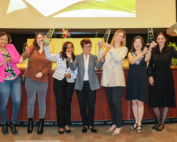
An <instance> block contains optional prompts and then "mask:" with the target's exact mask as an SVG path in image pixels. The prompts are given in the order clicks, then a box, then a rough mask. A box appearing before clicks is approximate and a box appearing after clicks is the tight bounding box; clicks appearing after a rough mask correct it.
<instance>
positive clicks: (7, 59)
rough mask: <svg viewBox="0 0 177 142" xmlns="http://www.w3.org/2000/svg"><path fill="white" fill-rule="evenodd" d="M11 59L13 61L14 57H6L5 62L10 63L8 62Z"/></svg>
mask: <svg viewBox="0 0 177 142" xmlns="http://www.w3.org/2000/svg"><path fill="white" fill-rule="evenodd" d="M11 61H12V58H11V57H9V58H6V59H5V61H4V63H8V62H11Z"/></svg>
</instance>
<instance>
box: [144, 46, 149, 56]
mask: <svg viewBox="0 0 177 142" xmlns="http://www.w3.org/2000/svg"><path fill="white" fill-rule="evenodd" d="M147 52H148V48H147V47H144V49H143V54H144V55H145V54H147Z"/></svg>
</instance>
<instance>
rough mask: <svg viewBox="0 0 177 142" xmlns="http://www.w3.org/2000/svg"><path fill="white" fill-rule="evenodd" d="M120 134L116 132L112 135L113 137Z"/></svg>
mask: <svg viewBox="0 0 177 142" xmlns="http://www.w3.org/2000/svg"><path fill="white" fill-rule="evenodd" d="M119 134H120V132H119V133H115V132H114V133H112V135H113V136H117V135H119Z"/></svg>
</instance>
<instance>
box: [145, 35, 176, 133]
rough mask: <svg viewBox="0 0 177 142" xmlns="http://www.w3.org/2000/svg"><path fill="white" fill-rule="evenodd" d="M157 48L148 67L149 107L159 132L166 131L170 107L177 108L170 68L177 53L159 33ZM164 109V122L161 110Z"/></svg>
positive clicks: (155, 127) (164, 36)
mask: <svg viewBox="0 0 177 142" xmlns="http://www.w3.org/2000/svg"><path fill="white" fill-rule="evenodd" d="M155 40H156V42H157V46H156V47H155V48H154V50H153V51H152V57H151V60H150V63H149V66H148V75H149V83H150V87H149V106H150V107H152V108H153V111H154V113H155V116H156V118H157V120H158V124H156V125H155V126H153V127H152V129H157V131H162V130H163V129H164V123H165V119H166V118H167V115H168V110H169V107H176V102H175V89H174V82H173V75H172V71H171V68H170V64H171V59H172V57H175V58H177V51H176V50H175V49H174V47H169V46H168V43H167V38H166V35H165V34H164V33H162V32H159V33H157V35H156V38H155ZM159 107H162V121H161V120H160V118H161V117H160V109H159Z"/></svg>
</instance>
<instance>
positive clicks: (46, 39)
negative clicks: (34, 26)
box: [42, 28, 55, 45]
mask: <svg viewBox="0 0 177 142" xmlns="http://www.w3.org/2000/svg"><path fill="white" fill-rule="evenodd" d="M54 31H55V29H54V28H51V29H50V30H49V31H48V33H47V34H46V37H45V38H44V40H42V42H43V43H45V44H47V45H49V44H50V39H51V38H52V36H53V33H54Z"/></svg>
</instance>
